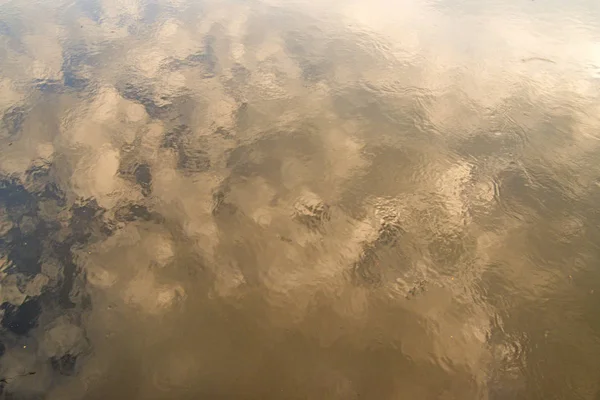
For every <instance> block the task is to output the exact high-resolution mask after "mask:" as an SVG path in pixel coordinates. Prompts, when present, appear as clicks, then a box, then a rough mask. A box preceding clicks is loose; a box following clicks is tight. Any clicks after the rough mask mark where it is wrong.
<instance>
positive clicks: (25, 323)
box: [0, 299, 42, 335]
mask: <svg viewBox="0 0 600 400" xmlns="http://www.w3.org/2000/svg"><path fill="white" fill-rule="evenodd" d="M0 308H2V309H3V310H4V316H3V318H2V326H3V327H4V328H6V329H8V330H9V331H11V332H13V333H16V334H17V335H25V334H26V333H27V332H29V331H30V330H31V329H32V328H34V327H35V326H36V324H37V319H38V317H39V315H40V314H41V312H42V306H41V304H40V301H39V300H38V299H31V300H27V301H25V302H24V303H23V304H21V305H20V306H15V305H12V304H10V303H4V304H2V306H0Z"/></svg>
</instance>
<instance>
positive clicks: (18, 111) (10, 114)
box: [2, 106, 26, 136]
mask: <svg viewBox="0 0 600 400" xmlns="http://www.w3.org/2000/svg"><path fill="white" fill-rule="evenodd" d="M25 116H26V110H25V109H24V108H23V107H19V106H16V107H12V108H10V109H9V110H8V111H7V112H6V113H4V116H2V124H3V125H4V127H5V128H6V130H7V132H8V134H9V135H10V136H14V135H16V134H17V133H19V132H20V131H21V127H22V126H23V122H24V121H25Z"/></svg>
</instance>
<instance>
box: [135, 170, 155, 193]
mask: <svg viewBox="0 0 600 400" xmlns="http://www.w3.org/2000/svg"><path fill="white" fill-rule="evenodd" d="M134 175H135V181H136V182H137V184H138V185H140V187H141V188H142V194H143V195H144V196H148V195H149V194H150V193H151V192H152V171H151V170H150V166H149V165H148V164H139V165H138V166H137V167H136V169H135V172H134Z"/></svg>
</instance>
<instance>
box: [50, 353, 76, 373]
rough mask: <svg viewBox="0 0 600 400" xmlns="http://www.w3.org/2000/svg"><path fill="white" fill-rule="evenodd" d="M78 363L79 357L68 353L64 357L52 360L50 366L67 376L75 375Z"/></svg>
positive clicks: (56, 357) (55, 357) (52, 358)
mask: <svg viewBox="0 0 600 400" xmlns="http://www.w3.org/2000/svg"><path fill="white" fill-rule="evenodd" d="M76 363H77V356H74V355H72V354H68V353H67V354H65V355H63V356H62V357H58V356H54V357H51V358H50V365H51V366H52V369H54V370H55V371H56V372H58V373H59V374H61V375H66V376H71V375H74V374H75V366H76Z"/></svg>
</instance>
